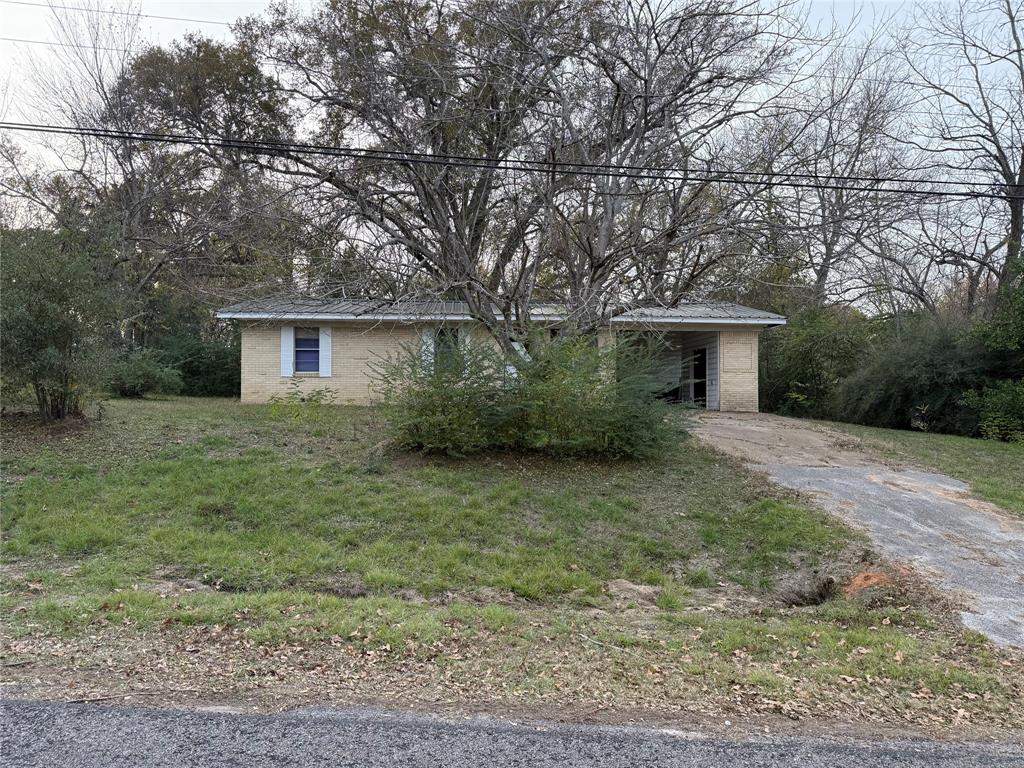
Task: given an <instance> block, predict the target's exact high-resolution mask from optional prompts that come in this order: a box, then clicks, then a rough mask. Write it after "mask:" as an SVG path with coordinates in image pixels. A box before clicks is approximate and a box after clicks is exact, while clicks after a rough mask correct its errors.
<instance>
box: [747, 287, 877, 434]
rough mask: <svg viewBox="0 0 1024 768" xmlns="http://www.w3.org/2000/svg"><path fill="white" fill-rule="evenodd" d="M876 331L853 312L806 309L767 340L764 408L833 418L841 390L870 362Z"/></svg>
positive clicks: (761, 383) (762, 384)
mask: <svg viewBox="0 0 1024 768" xmlns="http://www.w3.org/2000/svg"><path fill="white" fill-rule="evenodd" d="M871 332H872V326H871V323H870V322H869V321H868V320H867V319H866V318H865V317H864V316H863V315H862V314H861V313H859V312H857V311H856V310H852V309H850V308H848V307H836V306H832V307H816V306H815V307H806V308H803V309H799V310H796V311H794V312H793V313H792V314H791V315H790V317H789V320H788V322H787V324H786V325H785V326H782V327H779V328H773V329H772V330H771V331H769V332H768V333H766V334H764V336H763V337H762V339H761V347H762V349H761V354H760V362H761V371H760V376H759V383H758V384H759V396H760V404H761V408H762V409H763V410H766V411H771V412H774V413H782V414H786V415H789V416H807V417H811V418H833V417H834V416H835V415H836V407H837V403H836V401H837V398H838V394H839V388H840V385H841V384H842V382H843V380H844V379H845V378H846V377H847V376H849V375H850V374H852V373H853V372H854V371H855V370H857V368H858V367H859V366H860V364H861V363H862V361H864V359H865V358H866V357H867V356H868V354H869V351H870V346H871V345H870V339H871Z"/></svg>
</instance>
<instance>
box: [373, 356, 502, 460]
mask: <svg viewBox="0 0 1024 768" xmlns="http://www.w3.org/2000/svg"><path fill="white" fill-rule="evenodd" d="M376 368H377V370H376V378H377V384H378V387H379V390H380V393H381V395H382V396H383V397H382V404H381V407H382V409H383V411H384V414H385V417H386V420H387V424H388V429H389V432H390V437H391V439H392V441H393V442H394V443H395V445H397V446H398V447H399V448H402V449H405V450H417V451H423V452H425V453H444V454H448V455H450V456H468V455H470V454H473V453H479V452H481V451H485V450H488V449H491V448H503V447H508V445H509V444H510V443H511V442H512V441H513V440H512V437H513V436H512V434H511V430H510V422H511V421H512V417H513V412H514V407H513V400H514V398H513V387H512V386H511V379H510V376H509V373H508V372H507V371H506V370H505V367H504V359H503V357H502V356H501V355H500V354H499V353H498V352H497V351H496V350H494V349H492V348H490V347H488V346H485V345H483V344H477V343H469V344H463V345H459V346H458V348H455V349H451V350H448V351H447V353H446V355H444V356H443V357H442V358H441V359H437V360H435V359H434V356H433V355H424V354H423V353H422V352H421V351H420V350H419V349H415V348H413V347H403V349H402V350H401V351H400V352H399V353H398V354H397V355H394V356H392V357H390V358H388V359H387V360H386V361H383V362H381V363H380V364H379V365H378V366H377V367H376Z"/></svg>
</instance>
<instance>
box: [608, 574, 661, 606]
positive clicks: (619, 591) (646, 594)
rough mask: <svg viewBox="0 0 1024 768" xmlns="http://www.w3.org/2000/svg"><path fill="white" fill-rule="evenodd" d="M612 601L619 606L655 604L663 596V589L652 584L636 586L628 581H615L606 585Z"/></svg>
mask: <svg viewBox="0 0 1024 768" xmlns="http://www.w3.org/2000/svg"><path fill="white" fill-rule="evenodd" d="M604 591H605V592H607V593H608V596H609V597H611V599H612V601H613V602H614V603H616V604H617V605H621V604H628V603H653V602H654V601H655V600H657V599H658V595H660V594H661V587H655V586H652V585H650V584H635V583H633V582H632V581H627V580H626V579H613V580H611V581H609V582H608V583H607V584H605V585H604Z"/></svg>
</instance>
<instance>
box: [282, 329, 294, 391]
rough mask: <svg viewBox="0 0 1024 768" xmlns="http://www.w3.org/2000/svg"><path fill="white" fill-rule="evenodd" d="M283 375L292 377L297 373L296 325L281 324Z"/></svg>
mask: <svg viewBox="0 0 1024 768" xmlns="http://www.w3.org/2000/svg"><path fill="white" fill-rule="evenodd" d="M281 375H282V376H284V377H286V378H289V379H290V378H291V377H292V376H294V375H295V327H294V326H291V325H282V326H281Z"/></svg>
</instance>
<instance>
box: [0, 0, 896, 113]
mask: <svg viewBox="0 0 1024 768" xmlns="http://www.w3.org/2000/svg"><path fill="white" fill-rule="evenodd" d="M800 1H801V2H802V3H803V4H804V7H805V8H806V9H807V10H808V13H809V20H810V22H811V24H812V25H821V26H823V27H828V26H830V24H831V23H832V20H833V19H834V20H835V22H836V23H837V24H838V25H840V26H845V25H846V24H849V23H850V20H851V19H853V18H854V17H855V16H858V15H859V26H860V27H862V28H864V29H868V28H870V27H872V26H873V25H874V23H875V20H877V19H879V18H883V17H886V18H888V17H892V16H893V15H896V16H899V15H902V14H904V13H906V11H907V9H909V7H910V3H908V2H906V1H905V0H876V1H875V2H865V1H864V0H800ZM24 2H25V3H39V4H42V5H43V6H47V5H48V4H50V3H52V4H53V5H59V6H71V7H83V6H86V7H88V6H90V5H91V6H92V7H99V8H102V9H105V10H122V11H123V10H127V9H129V8H131V9H133V10H135V11H137V12H139V13H141V14H155V15H162V16H180V17H187V18H192V19H201V20H206V21H211V22H233V21H235V20H236V19H238V18H239V17H241V16H247V15H252V14H257V13H260V12H262V11H263V9H264V8H265V7H266V6H267V1H266V0H138V1H137V2H134V3H129V2H123V1H122V2H118V1H117V0H114V1H113V2H108V1H106V0H91V2H90V0H24ZM314 2H317V0H298V4H299V5H303V6H308V5H312V4H313V3H314ZM54 14H62V15H68V16H75V15H79V14H76V12H75V11H73V10H68V9H66V8H55V9H51V8H50V7H40V6H39V5H28V4H20V3H16V2H9V1H4V2H0V38H20V39H22V40H33V41H53V40H54V39H55V35H54V31H53V28H52V22H53V16H54ZM140 31H141V33H142V38H143V39H145V40H147V41H149V42H153V43H158V44H166V43H169V42H171V41H172V40H174V39H175V38H178V37H181V36H182V35H183V34H184V33H186V32H189V31H195V32H201V33H203V34H205V35H206V36H208V37H212V38H214V39H221V40H224V39H228V38H229V37H230V29H229V28H228V27H227V26H223V25H220V24H200V23H194V22H185V21H171V20H164V19H153V18H147V17H146V16H143V17H142V18H141V19H140ZM55 50H58V49H55V48H53V47H52V46H47V45H41V44H37V43H30V42H17V41H12V40H4V39H0V120H12V121H22V122H43V121H44V120H45V119H44V118H43V116H42V115H39V114H38V113H37V114H33V109H32V108H31V107H30V106H29V105H28V104H27V100H26V99H25V98H24V97H23V94H24V89H25V88H26V87H27V86H28V83H29V77H28V75H29V72H30V71H31V67H30V61H35V62H37V63H39V64H41V65H43V66H45V65H46V62H47V60H48V59H49V58H51V57H53V56H54V51H55Z"/></svg>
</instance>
